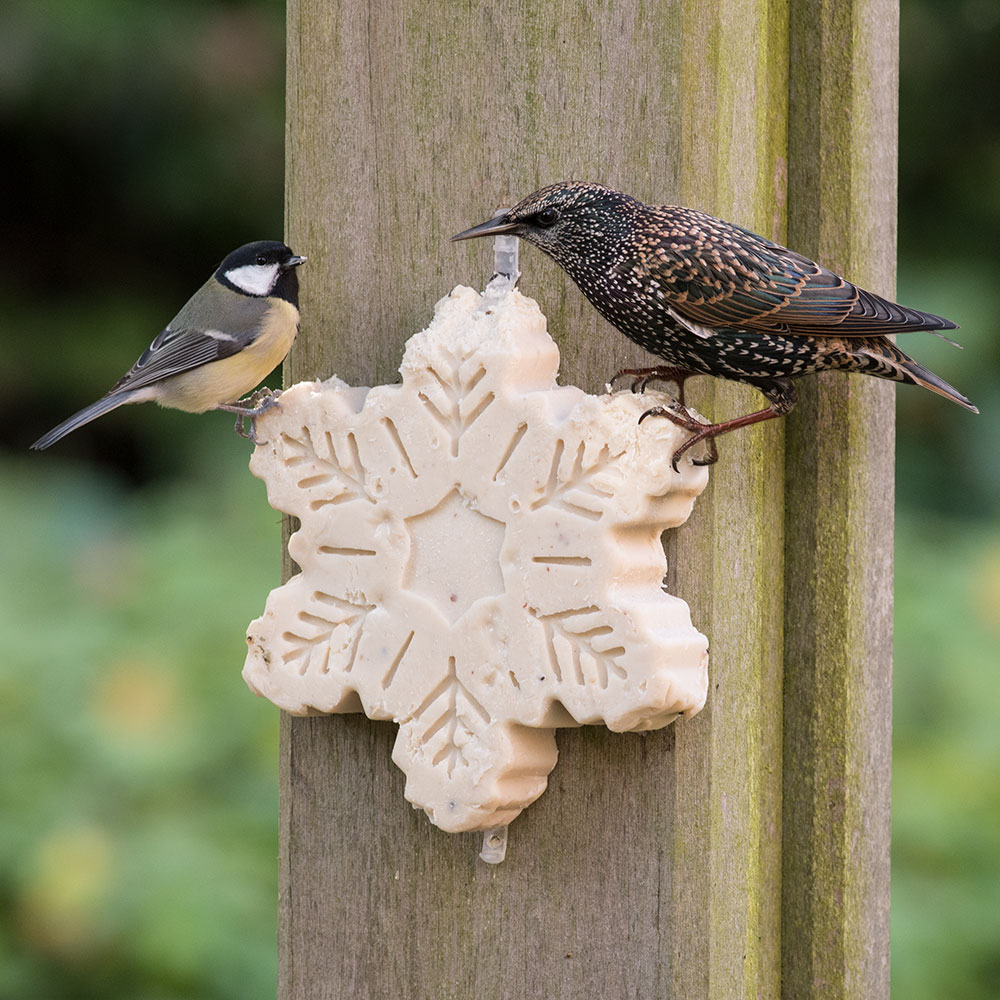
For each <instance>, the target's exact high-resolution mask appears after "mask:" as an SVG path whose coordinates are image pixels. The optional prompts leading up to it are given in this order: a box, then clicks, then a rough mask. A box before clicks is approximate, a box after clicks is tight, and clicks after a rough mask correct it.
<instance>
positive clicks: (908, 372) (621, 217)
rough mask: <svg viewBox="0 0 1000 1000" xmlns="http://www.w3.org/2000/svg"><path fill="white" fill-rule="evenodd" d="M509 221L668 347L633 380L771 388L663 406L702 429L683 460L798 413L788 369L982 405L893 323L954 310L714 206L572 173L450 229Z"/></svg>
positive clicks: (608, 306) (485, 231)
mask: <svg viewBox="0 0 1000 1000" xmlns="http://www.w3.org/2000/svg"><path fill="white" fill-rule="evenodd" d="M499 233H504V234H508V235H512V236H519V237H521V238H522V239H526V240H528V242H530V243H534V244H535V245H536V246H537V247H539V249H541V250H544V251H545V253H547V254H548V255H549V256H550V257H552V258H553V260H555V261H556V263H557V264H559V265H560V266H561V267H562V268H563V269H564V270H565V271H566V272H567V273H568V274H569V276H570V277H571V278H572V279H573V280H574V281H575V282H576V284H577V285H578V286H579V288H580V290H581V291H582V292H583V293H584V295H586V296H587V298H588V299H589V300H590V302H591V303H592V304H593V305H594V306H595V308H596V309H597V310H598V311H599V312H600V313H601V315H602V316H604V318H605V319H606V320H608V322H609V323H611V324H612V325H613V326H615V327H617V329H618V330H620V331H621V332H622V333H624V334H625V336H627V337H628V338H629V339H631V340H633V341H634V342H635V343H637V344H638V345H639V346H640V347H643V348H645V349H646V350H647V351H650V352H651V353H652V354H655V355H657V356H659V357H660V358H662V359H663V362H664V365H663V366H661V367H660V368H658V369H649V370H648V371H643V370H636V371H634V372H633V371H630V372H625V373H621V374H630V375H634V376H636V382H635V383H634V384H633V389H634V390H637V391H641V390H642V389H643V388H644V387H645V385H646V384H647V382H649V381H651V380H655V379H657V378H663V379H665V380H667V381H673V382H676V383H677V385H678V395H679V397H680V401H681V403H682V404H683V383H684V380H685V379H686V378H688V377H690V376H691V375H714V376H716V377H718V378H725V379H731V380H733V381H736V382H743V383H745V384H746V385H750V386H753V387H754V388H755V389H757V390H758V391H759V392H761V393H762V394H763V395H764V396H765V397H766V398H767V400H768V402H769V404H770V405H769V406H768V407H766V408H765V409H763V410H758V411H756V412H754V413H749V414H746V415H744V416H741V417H736V418H735V419H732V420H724V421H721V422H719V423H715V424H701V423H699V422H696V421H694V418H693V417H691V415H690V414H689V413H687V411H686V409H685V411H684V413H685V414H687V415H686V416H685V415H684V414H681V413H680V411H678V410H676V409H673V408H670V409H667V410H664V411H663V415H664V416H667V417H668V418H669V419H670V420H673V421H674V422H675V423H679V424H680V425H681V426H685V427H688V426H689V423H690V424H693V426H690V429H691V430H692V431H693V432H694V434H695V436H694V438H692V439H691V440H690V441H688V442H687V443H686V444H685V445H684V447H683V448H681V449H679V450H678V451H677V452H676V453H675V454H674V456H673V462H674V466H675V467H676V463H677V459H678V458H679V457H680V455H681V454H682V453H683V452H684V451H686V450H687V449H688V448H690V447H691V446H692V445H693V444H695V443H696V442H697V441H701V440H705V439H712V440H714V439H715V438H716V437H718V436H719V435H720V434H725V433H728V432H729V431H732V430H736V429H737V428H739V427H747V426H749V425H750V424H755V423H759V422H760V421H762V420H770V419H772V418H774V417H779V416H783V415H784V414H786V413H788V412H789V411H790V410H791V409H792V407H794V405H795V398H796V397H795V392H794V390H793V389H792V386H791V381H790V380H792V379H796V378H799V377H800V376H802V375H807V374H810V373H813V372H818V371H824V370H829V369H833V370H840V371H847V372H860V373H863V374H867V375H874V376H876V377H877V378H884V379H889V380H892V381H895V382H904V383H907V384H910V385H922V386H924V388H926V389H930V390H931V391H932V392H936V393H938V395H941V396H944V397H945V398H947V399H950V400H952V401H953V402H956V403H958V404H959V405H960V406H964V407H965V408H966V409H968V410H972V411H973V412H974V413H978V412H979V411H978V410H977V409H976V408H975V406H973V405H972V403H970V402H969V400H967V399H966V398H965V397H964V396H963V395H962V394H961V393H960V392H958V390H956V389H955V388H954V387H952V386H950V385H949V384H948V383H947V382H945V381H944V380H943V379H941V378H939V377H938V376H937V375H935V374H934V373H933V372H931V371H930V370H928V369H927V368H925V367H923V365H921V364H919V363H918V362H916V361H914V360H913V359H912V358H910V357H908V356H907V355H905V354H904V353H903V352H902V351H901V350H899V348H898V347H896V345H895V344H894V343H893V342H892V341H891V340H889V339H888V337H887V336H886V335H887V334H894V333H907V332H911V331H916V330H923V331H927V332H936V331H938V330H951V329H954V328H955V324H954V323H952V322H951V321H950V320H947V319H944V318H942V317H940V316H934V315H931V314H930V313H924V312H920V311H919V310H917V309H910V308H907V307H906V306H900V305H897V304H896V303H894V302H890V301H889V300H888V299H884V298H882V297H881V296H879V295H875V294H874V293H872V292H868V291H865V290H864V289H863V288H860V287H859V286H857V285H854V284H852V283H851V282H849V281H846V280H844V279H843V278H841V277H839V276H837V275H836V274H834V273H833V272H832V271H829V270H827V269H826V268H824V267H822V266H821V265H819V264H816V263H814V262H813V261H811V260H809V259H808V258H806V257H803V256H802V255H801V254H798V253H795V251H793V250H788V249H787V248H785V247H782V246H779V245H778V244H777V243H773V242H772V241H771V240H767V239H765V238H764V237H762V236H758V235H756V234H755V233H752V232H750V231H749V230H747V229H743V228H742V227H740V226H736V225H734V224H733V223H730V222H724V221H722V220H721V219H716V218H714V217H712V216H710V215H706V214H705V213H704V212H697V211H694V210H692V209H688V208H681V207H679V206H674V205H645V204H643V203H642V202H640V201H637V200H636V199H635V198H632V197H630V196H629V195H626V194H622V193H621V192H619V191H613V190H611V189H610V188H606V187H603V186H602V185H600V184H587V183H582V182H576V181H570V182H563V183H560V184H553V185H551V186H550V187H546V188H542V189H541V190H540V191H536V192H535V193H534V194H531V195H529V196H528V197H527V198H525V199H523V200H522V201H520V202H519V203H518V204H517V205H515V206H514V207H513V208H511V209H510V210H509V211H507V212H505V213H498V214H497V215H496V216H494V218H493V219H491V220H489V221H488V222H484V223H482V224H481V225H478V226H475V227H474V228H472V229H468V230H466V231H465V232H462V233H458V234H457V235H456V236H453V237H452V239H455V240H463V239H471V238H473V237H478V236H495V235H497V234H499ZM657 373H659V374H657ZM646 415H649V414H648V413H647V414H646ZM685 421H687V422H685ZM713 449H714V445H713ZM713 453H714V452H713Z"/></svg>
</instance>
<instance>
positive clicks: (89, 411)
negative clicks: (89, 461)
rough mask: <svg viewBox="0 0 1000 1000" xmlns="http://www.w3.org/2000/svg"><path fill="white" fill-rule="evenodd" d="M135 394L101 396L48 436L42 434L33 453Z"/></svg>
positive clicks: (126, 401)
mask: <svg viewBox="0 0 1000 1000" xmlns="http://www.w3.org/2000/svg"><path fill="white" fill-rule="evenodd" d="M135 396H136V393H135V392H111V393H108V395H107V396H102V397H101V398H100V399H99V400H97V402H96V403H91V404H90V406H85V407H84V408H83V409H82V410H80V411H79V412H77V413H74V414H73V416H71V417H67V418H66V419H65V420H64V421H63V422H62V423H61V424H59V426H58V427H53V428H52V430H50V431H49V432H48V434H43V435H42V436H41V437H40V438H39V439H38V440H37V441H36V442H35V443H34V444H33V445H32V446H31V447H32V449H33V450H34V451H42V450H44V449H45V448H48V447H49V445H52V444H55V443H56V441H60V440H62V438H64V437H66V435H67V434H70V433H71V432H73V431H75V430H76V429H77V427H82V426H83V425H84V424H89V423H90V421H91V420H96V419H97V418H98V417H100V416H103V415H104V414H105V413H107V412H108V411H109V410H114V409H116V408H117V407H119V406H121V405H122V404H123V403H131V402H132V401H133V399H134V398H135Z"/></svg>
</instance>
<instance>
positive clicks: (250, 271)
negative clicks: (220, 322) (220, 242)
mask: <svg viewBox="0 0 1000 1000" xmlns="http://www.w3.org/2000/svg"><path fill="white" fill-rule="evenodd" d="M305 260H306V258H305V257H297V256H296V255H295V254H294V253H292V251H291V250H290V249H289V248H288V247H287V246H285V244H284V243H279V242H277V241H276V240H258V241H257V242H256V243H247V244H246V245H245V246H242V247H240V248H239V249H238V250H234V251H233V252H232V253H231V254H230V255H229V256H228V257H226V259H225V260H224V261H223V262H222V263H221V264H220V265H219V267H218V269H217V270H216V272H215V277H216V279H217V280H218V281H219V282H220V283H221V284H223V285H225V286H226V287H227V288H231V289H232V290H233V291H235V292H239V293H240V294H241V295H253V296H256V297H258V298H265V297H267V296H269V295H274V296H277V297H278V298H282V299H287V300H288V301H289V302H291V303H292V305H294V306H298V297H299V279H298V277H297V275H296V274H295V269H296V268H297V267H298V266H299V264H302V263H304V262H305Z"/></svg>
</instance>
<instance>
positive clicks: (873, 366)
mask: <svg viewBox="0 0 1000 1000" xmlns="http://www.w3.org/2000/svg"><path fill="white" fill-rule="evenodd" d="M845 341H846V338H845ZM847 346H848V349H849V350H850V353H851V355H852V357H853V359H854V360H855V361H856V362H863V363H862V364H859V365H857V367H856V368H855V369H854V370H855V371H867V372H868V374H870V375H878V376H879V377H880V378H888V379H892V380H893V381H895V382H906V383H908V384H909V385H922V386H923V387H924V388H925V389H930V391H931V392H936V393H937V394H938V395H939V396H944V397H945V399H950V400H952V401H953V402H955V403H958V405H959V406H964V407H965V408H966V409H967V410H971V411H972V412H973V413H978V412H979V410H978V409H977V408H976V407H975V406H974V405H973V404H972V403H970V402H969V400H967V399H966V398H965V396H963V395H962V394H961V393H960V392H959V391H958V390H957V389H956V388H955V387H954V386H953V385H949V384H948V383H947V382H945V380H944V379H943V378H939V377H938V376H937V375H935V374H934V372H932V371H931V370H930V369H929V368H925V367H924V366H923V365H922V364H920V363H919V362H917V361H914V360H913V358H911V357H910V356H909V355H907V354H904V353H903V352H902V351H901V350H900V349H899V348H898V347H897V346H896V345H895V344H894V343H893V342H892V341H891V340H886V339H885V338H884V337H878V338H872V339H870V340H868V339H866V340H864V341H860V340H858V341H852V342H849V343H848V344H847ZM851 367H854V366H851Z"/></svg>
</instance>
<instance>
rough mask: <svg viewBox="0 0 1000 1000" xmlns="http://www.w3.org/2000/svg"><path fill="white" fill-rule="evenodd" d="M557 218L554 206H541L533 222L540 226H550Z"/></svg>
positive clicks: (557, 214)
mask: <svg viewBox="0 0 1000 1000" xmlns="http://www.w3.org/2000/svg"><path fill="white" fill-rule="evenodd" d="M558 218H559V213H558V212H557V211H556V210H555V209H554V208H543V209H542V210H541V211H540V212H539V213H538V214H537V215H536V216H535V222H537V223H538V225H540V226H552V225H554V224H555V222H556V220H557V219H558Z"/></svg>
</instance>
